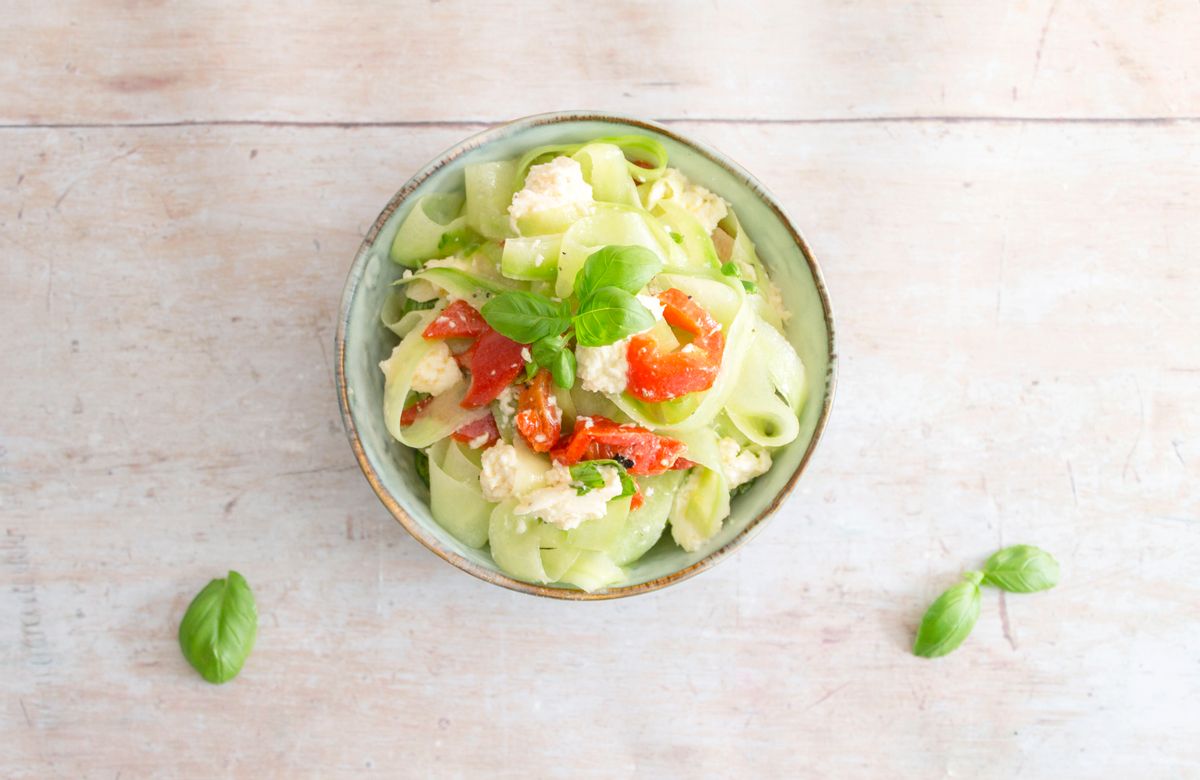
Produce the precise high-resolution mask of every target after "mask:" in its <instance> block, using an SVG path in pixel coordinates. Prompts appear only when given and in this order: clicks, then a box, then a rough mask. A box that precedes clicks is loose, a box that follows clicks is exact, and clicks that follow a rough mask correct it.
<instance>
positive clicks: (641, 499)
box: [629, 488, 646, 512]
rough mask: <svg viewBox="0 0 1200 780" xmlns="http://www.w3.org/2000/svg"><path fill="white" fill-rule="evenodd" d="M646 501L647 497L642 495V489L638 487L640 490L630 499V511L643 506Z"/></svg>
mask: <svg viewBox="0 0 1200 780" xmlns="http://www.w3.org/2000/svg"><path fill="white" fill-rule="evenodd" d="M644 503H646V497H645V496H643V495H642V489H641V488H638V492H636V493H634V494H633V496H632V497H631V498H630V499H629V511H630V512H636V511H637V510H639V509H641V508H642V504H644Z"/></svg>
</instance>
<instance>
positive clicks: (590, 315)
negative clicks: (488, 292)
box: [485, 287, 654, 347]
mask: <svg viewBox="0 0 1200 780" xmlns="http://www.w3.org/2000/svg"><path fill="white" fill-rule="evenodd" d="M485 308H486V307H485ZM573 322H574V324H575V340H576V341H578V342H579V343H580V344H582V345H583V346H585V347H603V346H605V345H606V344H612V343H613V342H614V341H620V340H621V339H623V338H625V337H626V336H632V335H633V334H634V333H641V332H642V331H644V330H648V329H649V328H650V327H652V326H653V325H654V315H652V314H651V313H650V312H649V310H647V309H646V307H645V306H643V305H642V304H641V303H639V302H638V299H637V298H635V297H633V296H632V295H630V294H629V293H628V292H626V291H625V290H622V289H619V288H617V287H601V288H600V289H599V290H596V291H595V292H594V293H593V294H592V295H591V297H589V298H588V299H587V300H586V301H585V302H584V304H583V306H582V307H581V308H580V310H579V313H578V314H576V315H575V319H574V320H573Z"/></svg>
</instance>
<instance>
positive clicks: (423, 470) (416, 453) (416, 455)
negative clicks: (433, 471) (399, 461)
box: [413, 450, 429, 487]
mask: <svg viewBox="0 0 1200 780" xmlns="http://www.w3.org/2000/svg"><path fill="white" fill-rule="evenodd" d="M413 470H414V471H416V472H417V479H419V480H421V482H422V483H424V485H425V487H429V456H428V455H426V454H425V450H413Z"/></svg>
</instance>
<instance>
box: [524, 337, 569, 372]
mask: <svg viewBox="0 0 1200 780" xmlns="http://www.w3.org/2000/svg"><path fill="white" fill-rule="evenodd" d="M566 346H567V339H566V338H565V337H564V336H562V335H557V336H546V337H545V338H543V339H538V340H537V341H535V342H533V347H532V349H531V350H530V351H531V352H532V353H533V359H534V360H536V361H537V363H538V365H542V366H549V365H550V364H552V363H553V362H554V359H555V356H557V355H558V353H559V352H562V351H563V349H564V348H566Z"/></svg>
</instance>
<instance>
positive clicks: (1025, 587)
mask: <svg viewBox="0 0 1200 780" xmlns="http://www.w3.org/2000/svg"><path fill="white" fill-rule="evenodd" d="M1058 574H1059V570H1058V561H1056V560H1054V557H1053V556H1052V555H1050V553H1048V552H1046V551H1045V550H1042V549H1039V548H1037V547H1033V546H1031V545H1028V544H1018V545H1016V546H1013V547H1006V548H1004V549H1003V550H1000V551H999V552H997V553H996V554H994V555H993V556H992V557H991V558H988V559H987V563H985V564H984V565H983V581H984V583H986V584H988V585H995V586H996V587H997V588H1000V589H1001V590H1006V591H1008V592H1010V593H1036V592H1037V591H1039V590H1049V589H1050V588H1053V587H1054V586H1055V585H1057V584H1058Z"/></svg>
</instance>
